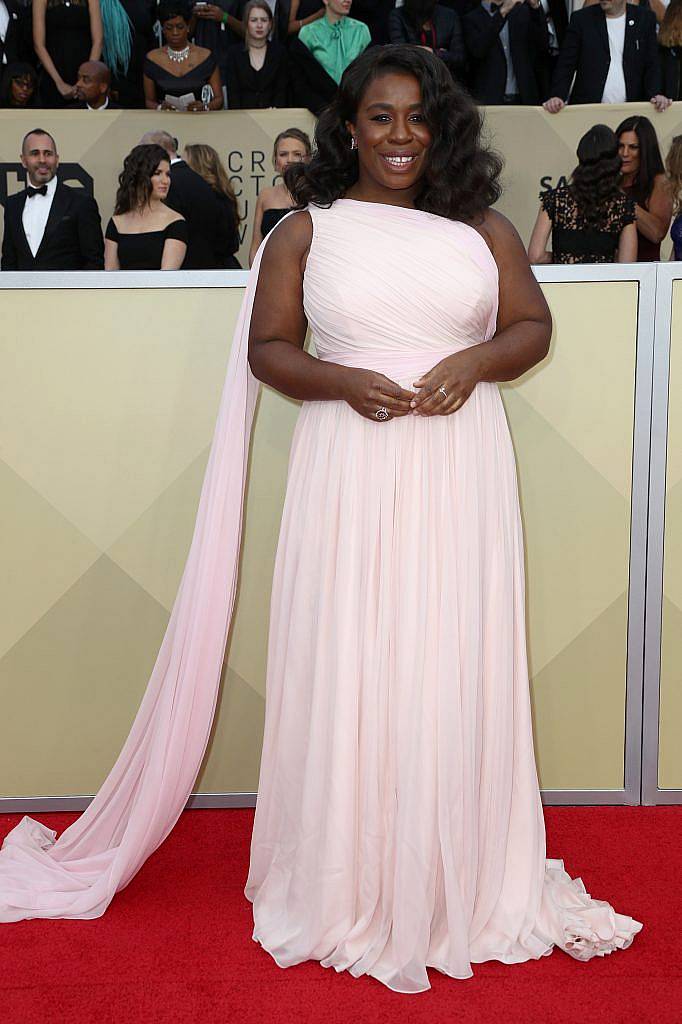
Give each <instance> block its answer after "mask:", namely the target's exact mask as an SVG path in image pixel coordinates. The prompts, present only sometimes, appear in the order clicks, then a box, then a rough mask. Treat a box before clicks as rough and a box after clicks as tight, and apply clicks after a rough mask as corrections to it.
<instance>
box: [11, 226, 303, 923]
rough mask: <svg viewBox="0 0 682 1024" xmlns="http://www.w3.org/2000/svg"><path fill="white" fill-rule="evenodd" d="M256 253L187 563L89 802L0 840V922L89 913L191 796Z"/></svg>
mask: <svg viewBox="0 0 682 1024" xmlns="http://www.w3.org/2000/svg"><path fill="white" fill-rule="evenodd" d="M285 219H286V218H282V220H285ZM281 223H282V221H280V224H281ZM264 245H265V242H264V243H263V245H261V247H260V249H259V251H258V254H257V256H256V260H255V262H254V265H253V268H252V271H251V275H250V277H249V281H248V284H247V288H246V294H245V295H244V300H243V302H242V306H241V310H240V313H239V319H238V321H237V327H236V330H235V333H234V339H233V342H232V351H231V353H230V358H229V363H228V367H227V377H226V381H225V386H224V389H223V394H222V398H221V401H220V406H219V411H218V420H217V425H216V429H215V434H214V437H213V442H212V445H211V451H210V455H209V460H208V465H207V468H206V474H205V477H204V482H203V486H202V490H201V497H200V501H199V509H198V513H197V519H196V524H195V527H194V536H193V538H192V543H191V547H190V551H189V555H188V558H187V562H186V564H185V569H184V572H183V576H182V580H181V582H180V587H179V589H178V592H177V595H176V598H175V603H174V605H173V609H172V612H171V616H170V621H169V623H168V628H167V630H166V634H165V636H164V639H163V641H162V644H161V648H160V650H159V654H158V656H157V659H156V664H155V665H154V669H153V671H152V674H151V678H150V680H149V683H148V685H147V689H146V691H145V694H144V696H143V698H142V703H141V705H140V708H139V710H138V712H137V715H136V717H135V721H134V722H133V725H132V728H131V730H130V734H129V736H128V738H127V740H126V742H125V744H124V746H123V749H122V750H121V753H120V754H119V757H118V759H117V761H116V763H115V765H114V767H113V768H112V770H111V772H110V774H109V776H108V777H107V779H106V780H105V781H104V783H103V785H102V787H101V789H100V790H99V792H98V793H97V795H96V796H95V797H94V799H93V801H92V802H91V803H90V805H89V806H88V808H87V809H86V810H85V811H84V812H83V814H82V815H81V816H80V817H79V818H78V819H77V820H76V821H75V822H74V823H73V824H72V825H70V826H69V828H67V829H66V830H65V831H64V832H63V833H62V835H61V836H60V837H59V839H57V840H56V832H53V831H52V830H51V829H48V828H46V827H45V826H44V825H42V824H40V823H39V822H37V821H34V820H33V819H32V818H28V817H24V818H23V819H22V820H21V821H20V823H19V824H18V825H17V826H16V828H15V829H13V831H12V832H10V834H9V835H8V836H7V837H6V839H5V841H4V843H3V846H2V850H0V922H8V921H19V920H22V919H24V918H36V917H40V918H74V919H86V918H95V917H100V916H101V915H102V914H103V913H104V911H105V910H106V908H107V906H108V905H109V903H110V901H111V899H112V898H113V896H114V894H115V893H116V892H117V891H118V890H119V889H122V888H124V886H126V885H127V884H128V882H129V881H130V880H131V879H132V878H133V876H134V875H135V873H136V872H137V871H138V870H139V869H140V867H141V866H142V865H143V864H144V862H145V860H146V859H147V857H149V855H150V854H151V853H153V852H154V850H156V848H157V847H158V846H159V845H160V844H161V843H162V842H163V840H164V839H165V838H166V836H167V835H168V834H169V832H170V831H171V829H172V828H173V826H174V825H175V822H176V821H177V820H178V818H179V816H180V814H181V812H182V810H183V808H184V806H185V804H186V802H187V799H188V797H189V795H190V793H191V791H192V787H193V785H194V782H195V779H196V777H197V775H198V773H199V769H200V767H201V763H202V760H203V757H204V753H205V751H206V746H207V744H208V739H209V736H210V731H211V724H212V721H213V716H214V713H215V708H216V703H217V697H218V687H219V683H220V676H221V670H222V665H223V658H224V654H225V646H226V643H227V635H228V629H229V625H230V620H231V617H232V609H233V605H234V599H235V593H236V588H237V571H238V566H239V550H240V543H241V532H242V513H243V504H244V492H245V485H246V472H247V462H248V455H249V444H250V439H251V427H252V423H253V414H254V408H255V404H256V399H257V397H258V390H259V383H258V381H257V380H256V378H255V377H254V376H253V374H252V373H251V371H250V369H249V365H248V337H249V325H250V322H251V310H252V307H253V300H254V296H255V291H256V285H257V282H258V272H259V266H260V262H261V257H262V253H263V249H264ZM55 840H56V841H55Z"/></svg>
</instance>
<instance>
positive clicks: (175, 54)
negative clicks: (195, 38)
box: [166, 43, 189, 64]
mask: <svg viewBox="0 0 682 1024" xmlns="http://www.w3.org/2000/svg"><path fill="white" fill-rule="evenodd" d="M166 53H167V54H168V60H172V61H173V62H174V63H175V64H182V62H183V60H187V58H188V57H189V43H188V44H187V46H186V47H185V49H184V50H171V48H170V46H167V47H166Z"/></svg>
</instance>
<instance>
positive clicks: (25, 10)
mask: <svg viewBox="0 0 682 1024" xmlns="http://www.w3.org/2000/svg"><path fill="white" fill-rule="evenodd" d="M5 7H6V8H7V13H8V14H9V24H8V26H7V33H6V35H5V43H4V46H3V43H2V40H0V73H1V72H2V69H3V67H4V66H5V65H3V55H4V56H5V57H6V58H7V60H6V62H5V64H14V62H15V61H19V60H20V61H26V62H27V63H28V64H34V63H35V58H34V55H33V45H32V35H31V8H30V6H23V5H20V4H19V3H18V2H17V0H5Z"/></svg>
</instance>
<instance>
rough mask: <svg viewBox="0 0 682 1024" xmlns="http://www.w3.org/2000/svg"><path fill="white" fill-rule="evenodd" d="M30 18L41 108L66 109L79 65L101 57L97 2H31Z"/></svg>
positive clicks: (100, 18) (95, 0)
mask: <svg viewBox="0 0 682 1024" xmlns="http://www.w3.org/2000/svg"><path fill="white" fill-rule="evenodd" d="M32 18H33V46H34V48H35V52H36V56H37V58H38V60H39V61H40V63H41V65H42V72H41V76H40V94H41V102H42V105H43V106H44V107H65V106H68V104H69V103H71V102H72V101H73V100H74V98H75V92H74V90H75V88H76V81H77V79H78V69H79V67H80V66H81V64H83V63H84V62H85V61H87V60H100V58H101V56H102V43H103V38H104V37H103V31H102V13H101V11H100V6H99V0H33V5H32Z"/></svg>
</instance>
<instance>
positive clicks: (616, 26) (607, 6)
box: [544, 0, 672, 114]
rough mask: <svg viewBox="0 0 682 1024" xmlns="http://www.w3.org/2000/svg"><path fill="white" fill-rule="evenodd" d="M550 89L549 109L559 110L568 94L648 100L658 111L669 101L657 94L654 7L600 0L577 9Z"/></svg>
mask: <svg viewBox="0 0 682 1024" xmlns="http://www.w3.org/2000/svg"><path fill="white" fill-rule="evenodd" d="M574 75H575V82H573V76H574ZM571 83H573V86H572V88H571ZM550 91H551V96H550V98H549V99H548V100H547V101H546V102H545V104H544V107H545V110H548V111H549V113H550V114H558V113H559V111H560V110H562V109H563V107H564V106H565V105H566V103H567V102H569V94H570V102H571V103H636V102H644V101H646V100H650V101H651V103H652V104H653V105H654V107H655V108H656V110H659V111H662V110H665V109H666V108H667V107H669V106H670V104H671V102H672V100H669V99H668V98H667V97H666V96H662V95H661V68H660V64H659V61H658V49H657V43H656V16H655V14H654V13H653V11H651V10H648V9H645V8H644V7H640V6H635V5H634V4H628V3H626V0H599V3H597V4H594V5H592V6H590V7H583V8H582V10H579V11H575V12H574V13H573V14H572V15H571V20H570V22H569V25H568V30H567V32H566V38H565V39H564V44H563V46H562V47H561V51H560V53H559V57H558V60H557V64H556V68H555V70H554V77H553V79H552V87H551V90H550Z"/></svg>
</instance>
